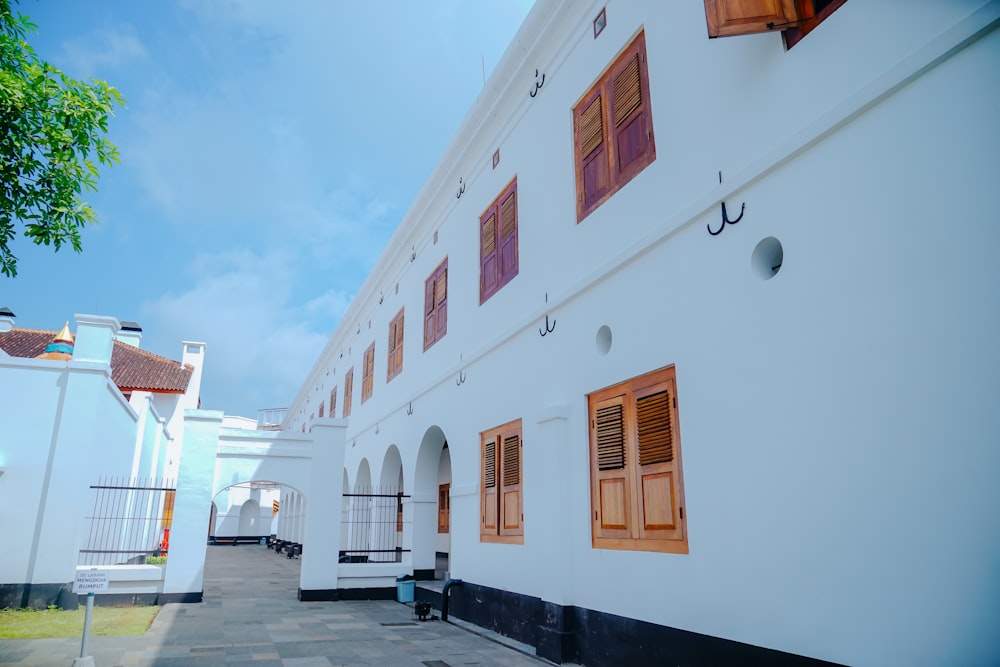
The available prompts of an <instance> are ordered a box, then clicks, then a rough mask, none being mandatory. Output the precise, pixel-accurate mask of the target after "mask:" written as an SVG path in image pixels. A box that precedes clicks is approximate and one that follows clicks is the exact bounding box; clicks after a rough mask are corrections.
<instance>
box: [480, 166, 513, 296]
mask: <svg viewBox="0 0 1000 667" xmlns="http://www.w3.org/2000/svg"><path fill="white" fill-rule="evenodd" d="M511 198H513V203H512V205H511V206H512V210H511V211H509V215H511V216H512V217H513V220H512V221H511V227H512V229H511V230H510V232H509V233H508V234H504V232H503V228H504V222H505V221H506V220H505V219H504V216H503V213H504V208H503V207H504V204H505V203H506V202H507V201H509V200H510V199H511ZM517 200H518V197H517V176H514V179H513V180H512V181H511V182H510V183H508V184H507V186H506V187H505V188H504V189H503V190H502V191H501V192H500V194H499V195H497V198H496V199H494V200H493V201H492V202H491V203H490V205H489V206H488V207H486V210H485V211H483V213H482V215H480V216H479V305H480V306H481V305H483V304H484V303H486V302H487V301H488V300H489V299H490V297H492V296H493V295H494V294H496V293H497V292H499V291H500V289H501V288H503V286H504V285H506V284H507V283H509V282H510V281H511V280H513V279H514V277H515V276H516V275H517V273H518V268H519V261H518V249H517V246H518V242H517V241H518V234H519V231H520V230H519V220H518V214H517V209H518V201H517ZM490 218H492V222H490ZM488 226H491V227H492V232H491V235H492V237H493V250H492V251H487V243H486V240H487V236H486V230H487V228H488ZM505 259H506V260H508V262H510V264H509V265H508V267H507V269H506V270H505V269H504V263H505V262H504V260H505ZM490 266H492V267H493V268H489V267H490ZM487 274H489V275H487ZM490 279H495V280H493V281H491V280H490Z"/></svg>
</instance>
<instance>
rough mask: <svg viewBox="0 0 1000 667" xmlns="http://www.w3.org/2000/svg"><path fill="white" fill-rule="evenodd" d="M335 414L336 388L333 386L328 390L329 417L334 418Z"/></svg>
mask: <svg viewBox="0 0 1000 667" xmlns="http://www.w3.org/2000/svg"><path fill="white" fill-rule="evenodd" d="M336 416H337V388H336V387H334V388H333V390H332V391H331V392H330V417H331V418H334V417H336Z"/></svg>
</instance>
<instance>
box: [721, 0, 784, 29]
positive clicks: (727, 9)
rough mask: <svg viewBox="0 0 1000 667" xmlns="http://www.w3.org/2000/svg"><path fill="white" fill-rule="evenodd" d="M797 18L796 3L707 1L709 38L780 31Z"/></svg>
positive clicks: (760, 0) (738, 0) (736, 0)
mask: <svg viewBox="0 0 1000 667" xmlns="http://www.w3.org/2000/svg"><path fill="white" fill-rule="evenodd" d="M798 18H799V17H798V12H797V11H796V8H795V0H705V20H706V22H707V23H708V36H709V37H729V36H733V35H749V34H753V33H758V32H769V31H771V30H781V29H782V28H786V27H788V26H787V24H788V23H790V22H794V21H796V20H798Z"/></svg>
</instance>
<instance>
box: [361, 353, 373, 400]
mask: <svg viewBox="0 0 1000 667" xmlns="http://www.w3.org/2000/svg"><path fill="white" fill-rule="evenodd" d="M374 379H375V341H372V344H371V345H369V346H368V349H367V350H365V357H364V362H363V364H362V366H361V402H362V403H364V402H365V401H367V400H368V399H369V398H371V397H372V386H373V385H374Z"/></svg>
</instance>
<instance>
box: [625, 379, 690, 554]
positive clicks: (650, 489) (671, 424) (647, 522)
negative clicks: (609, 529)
mask: <svg viewBox="0 0 1000 667" xmlns="http://www.w3.org/2000/svg"><path fill="white" fill-rule="evenodd" d="M675 387H676V380H675V378H674V376H673V375H672V374H671V375H670V377H669V378H667V379H666V380H665V381H664V382H659V383H657V384H655V385H652V386H649V387H644V388H642V389H640V390H637V391H636V392H635V420H636V449H637V450H638V459H639V460H638V487H639V488H638V497H639V498H638V500H639V521H638V527H639V533H638V535H637V537H640V538H642V539H662V540H679V539H682V538H683V537H684V531H683V522H682V521H681V517H680V506H679V502H678V501H679V499H681V498H683V495H682V494H681V493H680V492H679V488H678V487H679V486H680V468H679V466H677V464H676V462H675V451H674V434H675V433H676V432H677V423H676V421H677V415H676V413H675V410H674V400H675V398H676V391H675Z"/></svg>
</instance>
